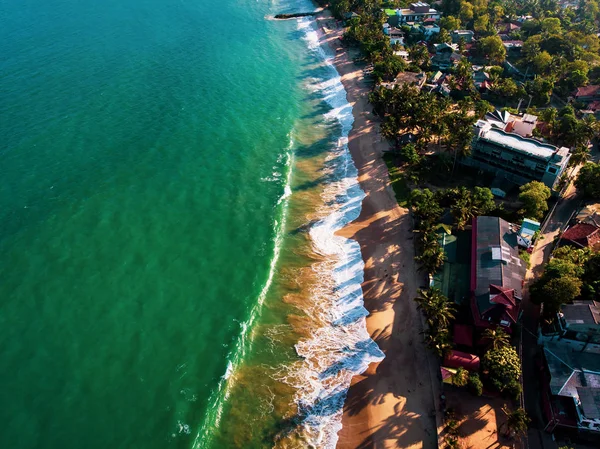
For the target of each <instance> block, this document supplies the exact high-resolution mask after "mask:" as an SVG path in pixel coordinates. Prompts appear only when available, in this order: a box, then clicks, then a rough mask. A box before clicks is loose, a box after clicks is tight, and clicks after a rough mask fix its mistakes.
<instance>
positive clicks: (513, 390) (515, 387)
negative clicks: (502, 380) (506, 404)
mask: <svg viewBox="0 0 600 449" xmlns="http://www.w3.org/2000/svg"><path fill="white" fill-rule="evenodd" d="M522 391H523V389H522V388H521V384H520V383H519V382H518V381H516V380H515V381H512V382H509V383H508V385H506V387H504V390H503V392H504V393H506V394H507V395H508V396H510V397H511V398H512V399H514V400H515V401H516V400H518V399H519V396H521V392H522Z"/></svg>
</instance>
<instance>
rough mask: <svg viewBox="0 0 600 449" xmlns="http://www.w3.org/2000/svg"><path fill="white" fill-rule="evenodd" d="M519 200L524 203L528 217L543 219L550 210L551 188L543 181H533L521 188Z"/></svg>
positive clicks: (524, 211) (524, 210)
mask: <svg viewBox="0 0 600 449" xmlns="http://www.w3.org/2000/svg"><path fill="white" fill-rule="evenodd" d="M519 191H520V192H521V193H519V201H520V202H521V203H523V214H524V215H525V217H526V218H533V219H535V220H541V219H542V217H543V216H544V213H545V212H546V211H547V210H548V199H549V198H550V189H549V188H548V186H546V185H545V184H544V183H543V182H539V181H531V182H528V183H527V184H525V185H523V186H521V187H520V188H519Z"/></svg>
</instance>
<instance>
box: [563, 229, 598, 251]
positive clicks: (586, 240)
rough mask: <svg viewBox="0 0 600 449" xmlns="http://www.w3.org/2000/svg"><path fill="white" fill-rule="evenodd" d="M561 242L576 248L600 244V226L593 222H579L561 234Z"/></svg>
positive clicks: (592, 246)
mask: <svg viewBox="0 0 600 449" xmlns="http://www.w3.org/2000/svg"><path fill="white" fill-rule="evenodd" d="M560 240H561V244H563V245H571V246H574V247H576V248H594V247H597V246H599V244H600V228H599V227H598V226H595V225H593V224H591V223H577V224H575V225H573V226H571V227H570V228H568V229H567V230H566V231H565V232H564V233H563V234H562V236H561V239H560Z"/></svg>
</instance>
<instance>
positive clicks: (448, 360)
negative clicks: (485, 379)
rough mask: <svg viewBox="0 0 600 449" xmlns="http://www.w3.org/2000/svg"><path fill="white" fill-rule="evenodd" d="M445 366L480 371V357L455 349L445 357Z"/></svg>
mask: <svg viewBox="0 0 600 449" xmlns="http://www.w3.org/2000/svg"><path fill="white" fill-rule="evenodd" d="M444 366H447V367H448V368H460V367H463V368H464V369H466V370H468V371H479V357H477V356H476V355H473V354H468V353H466V352H461V351H456V350H454V349H453V350H452V351H450V354H448V355H447V356H446V357H444Z"/></svg>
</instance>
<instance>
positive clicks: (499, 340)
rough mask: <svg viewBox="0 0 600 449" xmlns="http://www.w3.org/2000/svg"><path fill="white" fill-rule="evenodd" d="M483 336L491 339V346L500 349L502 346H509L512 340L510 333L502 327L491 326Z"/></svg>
mask: <svg viewBox="0 0 600 449" xmlns="http://www.w3.org/2000/svg"><path fill="white" fill-rule="evenodd" d="M483 338H485V339H486V340H489V341H490V347H491V348H493V349H498V348H500V347H502V346H508V344H509V342H510V340H509V338H508V334H507V333H506V332H504V331H503V330H502V329H500V328H498V327H497V328H495V329H492V328H489V329H486V330H485V331H484V332H483Z"/></svg>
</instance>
